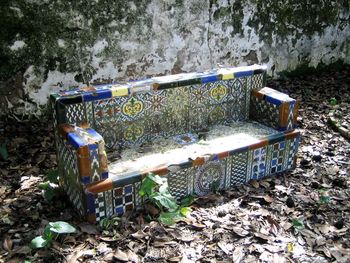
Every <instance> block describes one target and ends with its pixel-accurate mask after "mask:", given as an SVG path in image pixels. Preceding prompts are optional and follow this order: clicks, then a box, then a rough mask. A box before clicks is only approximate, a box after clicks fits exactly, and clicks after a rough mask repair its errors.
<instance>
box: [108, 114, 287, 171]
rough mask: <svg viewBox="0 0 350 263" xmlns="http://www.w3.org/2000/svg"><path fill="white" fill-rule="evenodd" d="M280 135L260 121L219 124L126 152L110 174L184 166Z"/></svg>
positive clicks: (113, 163)
mask: <svg viewBox="0 0 350 263" xmlns="http://www.w3.org/2000/svg"><path fill="white" fill-rule="evenodd" d="M278 133H280V132H278V131H276V130H274V129H272V128H269V127H267V126H264V125H262V124H260V123H257V122H250V121H249V122H236V123H232V124H229V125H216V126H213V127H212V128H211V129H210V130H203V131H199V132H197V133H186V134H180V135H177V136H173V137H170V138H164V137H159V138H157V139H155V140H153V141H152V142H150V143H148V144H145V145H142V146H140V147H134V148H128V149H124V150H122V151H121V153H120V157H121V158H120V159H119V160H117V161H114V162H111V163H110V164H109V173H110V175H114V176H117V175H122V174H126V173H131V172H135V171H145V170H152V169H153V168H156V167H160V166H163V165H166V166H170V165H172V164H180V163H184V162H186V161H188V160H189V159H190V160H195V159H196V158H198V157H202V156H205V155H213V154H219V153H222V152H227V151H232V150H234V149H237V148H242V147H247V146H249V145H252V144H254V143H258V142H259V141H260V140H261V139H263V138H266V137H268V136H271V135H274V134H278Z"/></svg>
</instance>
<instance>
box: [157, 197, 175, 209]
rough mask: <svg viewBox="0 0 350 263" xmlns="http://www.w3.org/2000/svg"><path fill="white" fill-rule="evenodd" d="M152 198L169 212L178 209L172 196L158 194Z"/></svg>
mask: <svg viewBox="0 0 350 263" xmlns="http://www.w3.org/2000/svg"><path fill="white" fill-rule="evenodd" d="M152 198H153V199H154V200H157V201H158V202H159V203H160V204H161V205H162V206H163V207H165V208H167V209H169V210H176V209H177V208H178V207H179V206H178V204H177V203H176V201H175V199H174V198H173V197H172V196H167V195H162V194H159V195H156V196H153V197H152Z"/></svg>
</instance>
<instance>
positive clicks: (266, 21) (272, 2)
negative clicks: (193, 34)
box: [212, 0, 349, 43]
mask: <svg viewBox="0 0 350 263" xmlns="http://www.w3.org/2000/svg"><path fill="white" fill-rule="evenodd" d="M245 4H246V1H243V0H234V1H229V5H228V6H220V5H219V3H218V2H217V1H212V5H213V6H215V7H216V8H215V11H214V13H213V19H214V20H216V21H219V20H221V21H223V23H222V27H223V29H224V30H225V28H227V26H229V25H231V26H233V29H234V30H233V33H242V31H243V28H242V23H243V17H244V14H243V6H244V5H245ZM251 4H252V6H255V7H256V9H255V11H254V13H253V15H252V16H251V18H250V19H249V21H248V26H250V27H252V28H254V29H255V30H256V31H257V32H258V34H259V35H260V37H261V39H264V41H266V42H268V43H271V42H272V35H273V34H275V35H277V37H280V38H281V39H283V38H285V37H287V36H290V35H296V38H300V37H301V36H302V35H308V36H310V35H312V34H313V33H316V32H319V33H322V32H323V30H324V29H325V28H326V27H328V26H330V25H335V24H336V23H337V22H338V21H339V20H341V19H339V13H341V12H343V11H348V10H349V1H347V0H342V1H329V0H306V1H300V0H285V1H276V0H252V1H251ZM345 20H346V19H344V21H340V22H341V26H345V25H346V24H347V23H348V21H345ZM300 32H302V33H300Z"/></svg>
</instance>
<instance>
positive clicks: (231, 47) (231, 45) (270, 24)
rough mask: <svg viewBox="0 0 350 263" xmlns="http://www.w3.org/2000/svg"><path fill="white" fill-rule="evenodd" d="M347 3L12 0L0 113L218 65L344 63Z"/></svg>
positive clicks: (3, 39)
mask: <svg viewBox="0 0 350 263" xmlns="http://www.w3.org/2000/svg"><path fill="white" fill-rule="evenodd" d="M349 18H350V16H349V2H348V1H327V0H305V1H299V0H285V1H276V0H250V1H249V0H248V1H242V0H234V1H229V0H226V1H225V0H221V1H215V0H208V1H204V0H192V1H182V0H166V1H160V0H159V1H157V0H139V1H126V0H119V1H108V0H94V1H93V0H92V1H87V0H75V1H63V0H11V1H5V2H4V3H1V4H0V22H1V35H0V46H1V49H0V61H1V64H0V115H1V114H5V113H7V112H9V111H11V112H15V113H18V114H23V113H24V114H31V113H38V112H39V111H40V107H39V106H42V105H45V104H46V102H47V97H48V95H49V93H51V92H56V91H58V90H60V89H67V88H71V87H78V86H82V85H84V84H87V83H90V84H97V83H104V82H111V81H119V80H130V79H140V78H145V77H147V76H154V75H163V74H169V73H180V72H189V71H201V70H206V69H210V68H213V67H217V66H218V65H223V66H238V65H247V64H253V63H262V64H267V66H268V68H269V74H270V75H272V76H277V74H278V72H281V71H284V70H293V69H295V68H296V67H297V66H298V65H301V64H308V65H309V66H317V65H318V64H319V63H323V64H329V63H332V62H335V61H337V60H342V61H344V62H345V63H350V49H349V39H350V26H349Z"/></svg>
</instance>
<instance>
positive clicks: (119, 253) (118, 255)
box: [113, 248, 129, 262]
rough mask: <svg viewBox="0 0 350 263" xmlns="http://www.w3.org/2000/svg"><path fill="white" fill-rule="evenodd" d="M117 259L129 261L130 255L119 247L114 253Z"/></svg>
mask: <svg viewBox="0 0 350 263" xmlns="http://www.w3.org/2000/svg"><path fill="white" fill-rule="evenodd" d="M113 256H114V257H115V258H116V259H118V260H120V261H123V262H128V261H129V258H128V255H127V254H126V253H125V252H123V251H121V250H120V249H119V248H118V249H117V250H116V251H115V252H114V255H113Z"/></svg>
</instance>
